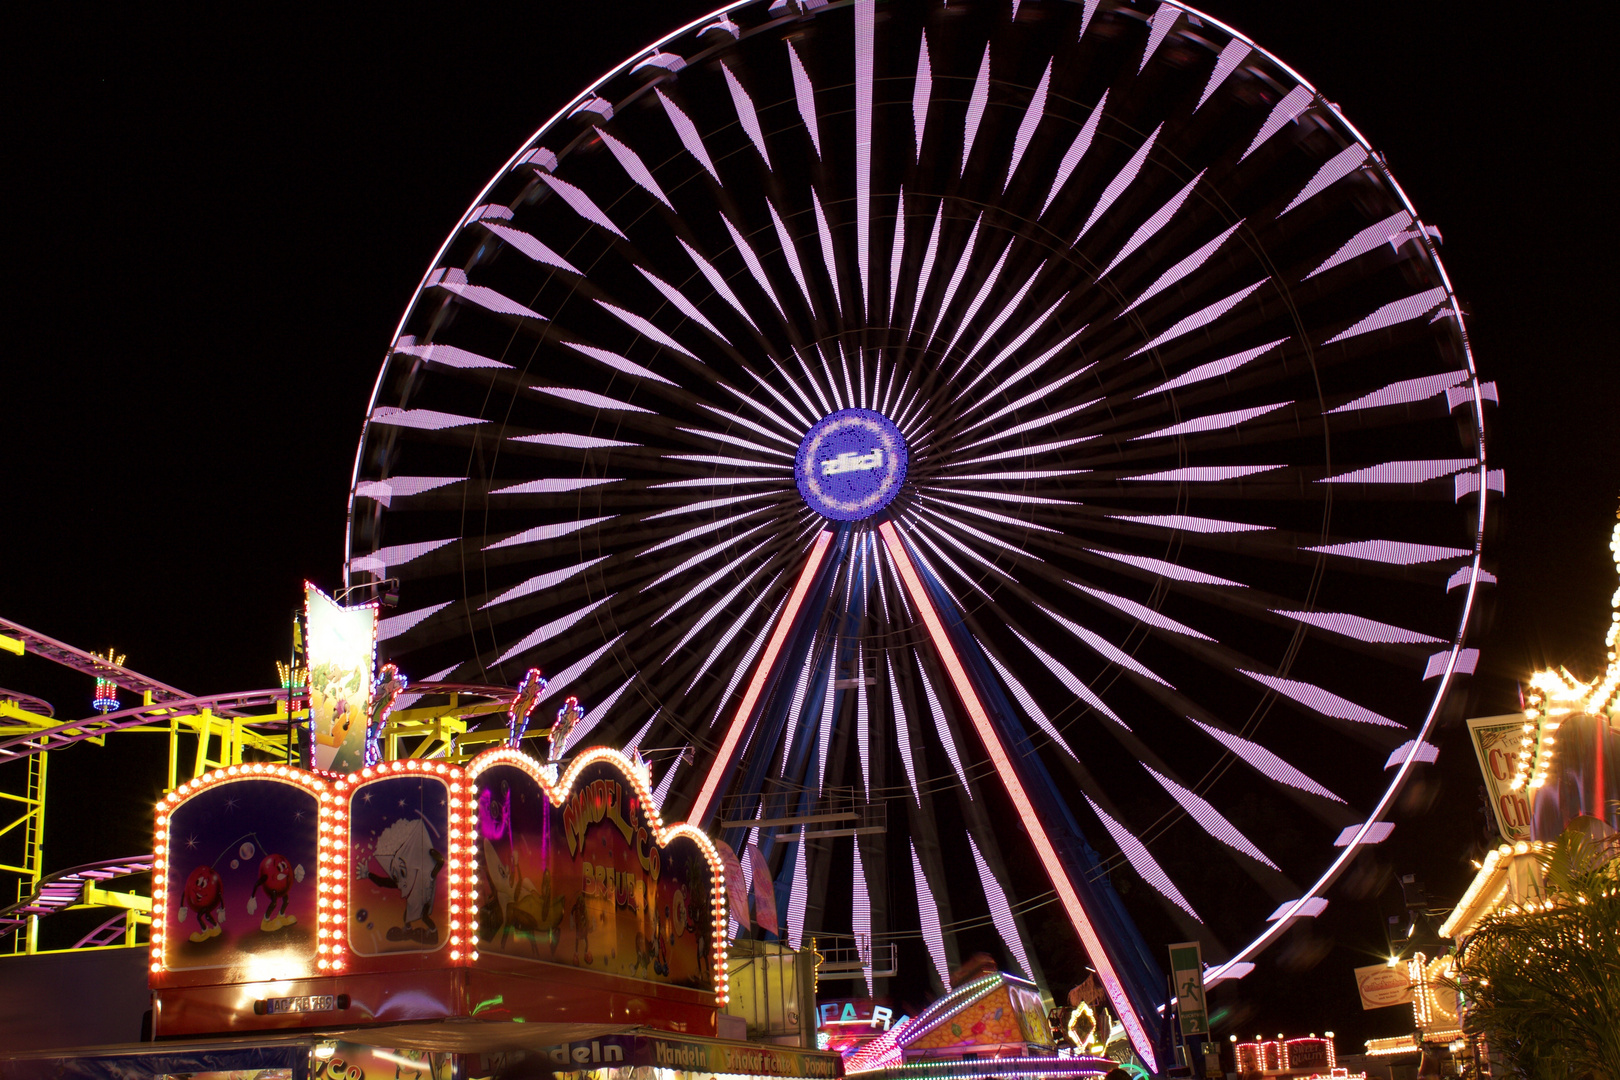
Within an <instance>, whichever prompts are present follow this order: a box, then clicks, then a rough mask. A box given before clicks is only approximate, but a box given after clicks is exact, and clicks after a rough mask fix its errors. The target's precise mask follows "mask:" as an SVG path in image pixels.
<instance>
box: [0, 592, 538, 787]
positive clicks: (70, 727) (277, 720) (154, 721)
mask: <svg viewBox="0 0 1620 1080" xmlns="http://www.w3.org/2000/svg"><path fill="white" fill-rule="evenodd" d="M0 624H3V625H6V626H13V625H14V624H10V623H5V622H4V620H0ZM29 647H30V648H32V647H33V646H32V644H30V646H29ZM158 685H161V684H158ZM167 692H168V693H170V694H172V695H176V696H170V697H168V698H166V699H165V700H163V701H162V702H158V701H156V700H154V701H153V703H152V704H150V705H137V706H134V707H132V708H128V709H119V710H118V711H116V712H110V713H105V714H100V715H96V716H91V717H87V718H85V719H83V720H69V721H65V722H63V723H60V724H56V725H54V726H52V727H44V728H39V729H36V730H34V731H30V732H27V733H24V734H20V735H13V736H10V737H9V738H4V739H0V762H5V761H13V760H21V759H22V758H25V757H27V756H29V755H30V754H38V753H41V752H43V751H46V750H60V749H62V748H63V747H67V746H72V745H73V744H74V743H78V742H84V741H86V740H88V739H99V738H101V737H102V736H104V735H109V734H112V733H113V732H117V731H128V730H129V729H131V728H142V727H150V726H152V725H158V724H162V725H166V724H168V723H169V722H170V721H171V720H172V719H174V718H175V717H178V716H196V715H198V714H200V713H203V712H212V713H214V714H216V715H218V716H224V717H232V718H238V719H240V720H241V721H242V722H243V723H244V724H247V725H248V726H250V727H255V728H263V727H265V726H271V725H273V726H279V727H282V728H285V727H286V724H287V714H286V713H285V712H282V713H279V714H275V713H272V714H270V715H261V716H253V715H250V714H248V713H246V712H245V710H249V709H262V708H274V707H275V706H276V705H278V704H279V705H285V704H286V703H287V697H288V692H287V691H286V690H284V689H274V690H244V691H237V692H235V693H230V694H211V695H208V696H206V697H192V696H191V695H189V694H183V693H181V692H180V691H178V690H174V689H173V688H172V687H169V688H167ZM409 693H410V695H411V696H412V697H427V696H430V695H451V694H453V695H457V696H465V697H479V698H497V699H498V698H502V697H510V696H511V695H512V693H513V691H512V690H511V689H510V688H508V687H502V686H485V685H482V684H476V683H416V684H415V685H413V686H411V688H410V691H409ZM154 699H155V695H154ZM296 700H299V699H298V698H297V697H296V696H295V701H296ZM448 711H449V710H447V712H448Z"/></svg>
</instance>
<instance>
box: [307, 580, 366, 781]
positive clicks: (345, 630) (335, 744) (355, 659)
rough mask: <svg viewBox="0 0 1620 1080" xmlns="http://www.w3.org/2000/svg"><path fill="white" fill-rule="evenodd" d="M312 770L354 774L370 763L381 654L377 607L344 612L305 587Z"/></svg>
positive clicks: (315, 590)
mask: <svg viewBox="0 0 1620 1080" xmlns="http://www.w3.org/2000/svg"><path fill="white" fill-rule="evenodd" d="M304 622H305V626H306V628H307V631H308V637H307V641H308V651H309V723H310V729H311V735H312V741H313V746H314V760H313V761H312V762H309V764H310V765H311V767H312V768H315V769H319V770H321V771H323V772H355V771H356V770H358V769H361V768H363V767H364V766H365V764H366V720H367V716H368V715H369V706H370V703H371V681H372V678H371V672H372V668H373V666H374V664H375V656H376V652H377V606H376V605H375V604H367V605H365V606H363V607H356V608H346V607H342V606H340V605H338V604H337V603H336V602H334V601H333V600H332V598H331V597H329V596H327V595H326V594H325V593H323V592H321V590H319V589H317V588H316V587H315V586H313V585H311V584H310V583H309V582H307V581H306V582H305V583H304Z"/></svg>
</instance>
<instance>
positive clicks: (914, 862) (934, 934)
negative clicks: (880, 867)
mask: <svg viewBox="0 0 1620 1080" xmlns="http://www.w3.org/2000/svg"><path fill="white" fill-rule="evenodd" d="M907 843H909V844H910V845H911V876H912V880H913V881H915V882H916V883H917V914H918V915H919V916H920V917H921V921H922V936H923V941H924V942H926V943H927V945H928V957H929V959H931V960H933V962H934V971H935V973H936V974H937V975H939V983H940V985H941V986H943V987H944V988H945V989H946V990H949V989H950V988H951V968H950V964H949V963H947V961H946V959H945V933H944V929H943V928H942V927H941V926H940V922H939V904H938V903H937V902H936V901H935V900H934V890H933V888H932V887H930V886H929V884H928V877H927V875H925V874H924V873H923V868H922V860H921V859H919V858H917V843H916V841H914V840H910V841H907Z"/></svg>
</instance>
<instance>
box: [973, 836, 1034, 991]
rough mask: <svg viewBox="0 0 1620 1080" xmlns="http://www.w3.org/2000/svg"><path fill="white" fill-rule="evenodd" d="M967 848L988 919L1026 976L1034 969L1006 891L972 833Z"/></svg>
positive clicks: (1020, 970)
mask: <svg viewBox="0 0 1620 1080" xmlns="http://www.w3.org/2000/svg"><path fill="white" fill-rule="evenodd" d="M967 842H968V850H969V851H971V852H973V865H974V866H976V867H977V868H978V871H979V884H980V885H981V886H982V887H983V888H984V898H985V900H986V901H987V902H988V903H989V905H990V921H991V922H993V923H994V924H995V927H996V933H998V934H1000V935H1001V940H1002V941H1003V942H1005V943H1006V945H1007V951H1008V952H1010V953H1011V954H1012V956H1013V959H1014V960H1016V961H1017V962H1018V969H1019V972H1020V973H1021V974H1022V975H1024V977H1025V978H1028V977H1029V975H1030V972H1032V971H1034V970H1035V969H1034V968H1032V967H1030V964H1029V954H1028V953H1026V952H1025V951H1024V943H1023V941H1022V940H1021V939H1020V938H1019V936H1018V922H1017V920H1016V919H1014V918H1013V913H1012V905H1011V904H1009V903H1007V892H1006V890H1005V889H1003V888H1002V887H1001V882H999V881H997V880H996V876H995V874H993V873H991V872H990V864H988V863H986V862H985V861H984V856H983V855H981V854H980V853H979V845H978V844H977V843H975V842H974V840H973V834H972V833H968V834H967Z"/></svg>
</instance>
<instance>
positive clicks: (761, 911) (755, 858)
mask: <svg viewBox="0 0 1620 1080" xmlns="http://www.w3.org/2000/svg"><path fill="white" fill-rule="evenodd" d="M748 865H749V866H750V867H752V868H753V874H754V922H756V923H758V924H759V928H760V929H761V930H764V931H766V932H768V933H772V934H780V933H781V932H782V931H781V928H780V927H779V926H778V925H777V922H776V882H774V881H772V880H771V868H770V866H769V864H767V863H766V862H765V855H764V853H763V852H761V851H760V850H759V848H757V847H751V848H749V849H748Z"/></svg>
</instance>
